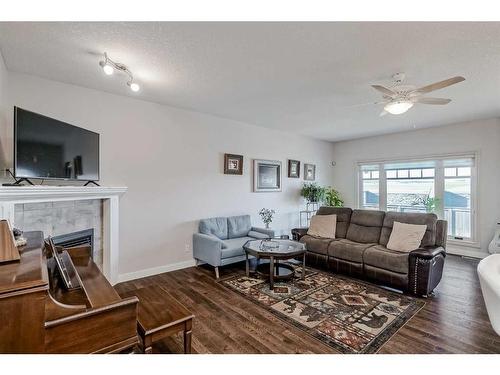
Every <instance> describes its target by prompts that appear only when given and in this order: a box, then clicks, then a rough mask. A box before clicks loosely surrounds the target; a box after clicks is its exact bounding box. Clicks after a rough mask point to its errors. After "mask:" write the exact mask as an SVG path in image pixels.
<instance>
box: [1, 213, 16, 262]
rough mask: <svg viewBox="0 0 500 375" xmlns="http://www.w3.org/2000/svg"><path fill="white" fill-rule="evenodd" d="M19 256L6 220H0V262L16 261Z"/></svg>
mask: <svg viewBox="0 0 500 375" xmlns="http://www.w3.org/2000/svg"><path fill="white" fill-rule="evenodd" d="M19 259H21V257H20V256H19V250H17V246H16V240H15V239H14V234H13V233H12V229H11V227H10V223H9V221H8V220H0V263H4V262H18V261H19Z"/></svg>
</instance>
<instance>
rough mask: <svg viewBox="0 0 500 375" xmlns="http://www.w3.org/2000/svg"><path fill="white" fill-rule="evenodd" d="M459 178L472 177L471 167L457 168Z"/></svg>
mask: <svg viewBox="0 0 500 375" xmlns="http://www.w3.org/2000/svg"><path fill="white" fill-rule="evenodd" d="M457 169H458V175H459V176H470V167H462V168H457Z"/></svg>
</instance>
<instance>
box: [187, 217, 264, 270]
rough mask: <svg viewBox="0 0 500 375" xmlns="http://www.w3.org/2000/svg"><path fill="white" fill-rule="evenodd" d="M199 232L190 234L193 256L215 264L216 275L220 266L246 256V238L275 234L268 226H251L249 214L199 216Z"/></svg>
mask: <svg viewBox="0 0 500 375" xmlns="http://www.w3.org/2000/svg"><path fill="white" fill-rule="evenodd" d="M198 232H199V233H194V234H193V256H194V258H195V259H196V260H197V261H198V262H204V263H208V264H210V265H211V266H213V267H215V277H216V278H217V279H218V278H219V267H220V266H225V265H226V264H231V263H236V262H240V261H242V260H245V251H244V250H243V245H244V244H245V242H247V241H248V240H255V239H266V238H273V237H274V231H273V230H271V229H264V228H256V227H252V224H251V221H250V215H241V216H230V217H213V218H210V219H202V220H200V223H199V226H198Z"/></svg>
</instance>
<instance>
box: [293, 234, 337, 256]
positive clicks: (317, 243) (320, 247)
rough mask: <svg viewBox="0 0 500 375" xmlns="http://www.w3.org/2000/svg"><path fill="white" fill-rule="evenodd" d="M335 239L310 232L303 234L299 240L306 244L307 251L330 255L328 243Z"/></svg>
mask: <svg viewBox="0 0 500 375" xmlns="http://www.w3.org/2000/svg"><path fill="white" fill-rule="evenodd" d="M332 241H335V240H333V239H331V238H320V237H313V236H310V235H308V234H306V235H305V236H302V238H301V239H300V241H299V242H301V243H303V244H305V245H306V249H307V251H310V252H312V253H316V254H322V255H328V245H330V242H332Z"/></svg>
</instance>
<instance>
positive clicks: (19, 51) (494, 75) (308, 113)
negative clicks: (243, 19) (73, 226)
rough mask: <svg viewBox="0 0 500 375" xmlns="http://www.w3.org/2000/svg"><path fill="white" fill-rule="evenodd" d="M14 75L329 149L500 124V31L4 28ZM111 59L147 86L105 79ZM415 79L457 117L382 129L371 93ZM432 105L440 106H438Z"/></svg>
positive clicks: (429, 117)
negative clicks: (437, 129)
mask: <svg viewBox="0 0 500 375" xmlns="http://www.w3.org/2000/svg"><path fill="white" fill-rule="evenodd" d="M0 49H1V52H2V54H3V57H4V60H5V63H6V65H7V68H8V69H9V70H11V71H15V72H22V73H28V74H34V75H37V76H41V77H45V78H49V79H53V80H57V81H62V82H66V83H71V84H76V85H81V86H86V87H90V88H94V89H98V90H103V91H107V92H111V93H115V94H122V95H132V96H137V97H139V98H141V99H144V100H150V101H154V102H158V103H164V104H168V105H173V106H178V107H182V108H187V109H193V110H196V111H200V112H206V113H211V114H215V115H219V116H223V117H227V118H231V119H235V120H240V121H244V122H247V123H251V124H255V125H260V126H264V127H269V128H276V129H281V130H286V131H291V132H297V133H300V134H304V135H308V136H312V137H315V138H320V139H326V140H333V141H335V140H343V139H352V138H358V137H364V136H369V135H374V134H384V133H392V132H397V131H404V130H409V129H412V128H413V127H417V128H420V127H430V126H438V125H444V124H449V123H454V122H461V121H467V120H472V119H477V118H486V117H495V116H499V115H500V104H499V103H500V95H499V94H500V23H497V22H494V23H493V22H491V23H449V22H448V23H444V22H443V23H370V22H365V23H359V22H353V23H293V22H292V23H289V22H286V23H171V22H158V23H135V22H132V23H129V22H126V23H113V22H106V23H98V22H90V23H73V22H63V23H50V22H49V23H29V22H20V23H8V22H2V23H0ZM104 51H107V52H108V54H109V55H110V56H111V57H112V58H113V59H115V60H118V61H120V62H123V63H125V64H126V65H128V66H129V68H130V69H131V70H132V72H133V73H134V75H135V76H136V78H137V79H138V80H139V81H140V82H141V84H142V87H143V89H142V91H141V92H140V93H139V94H132V93H130V92H129V90H128V89H127V87H126V86H125V85H124V83H125V81H126V80H125V78H124V77H122V78H118V77H116V76H112V77H107V76H104V74H103V73H102V71H101V69H100V68H99V66H98V62H99V60H100V54H101V53H102V52H104ZM399 71H402V72H405V73H406V74H407V81H408V83H410V84H414V85H417V86H422V85H425V84H429V83H432V82H435V81H439V80H442V79H446V78H449V77H452V76H455V75H462V76H464V77H465V78H466V81H465V82H462V83H459V84H457V85H455V86H451V87H449V88H446V89H443V90H440V91H437V92H434V93H432V95H430V96H436V97H445V98H451V99H452V102H451V103H450V104H448V105H446V106H430V105H416V106H415V107H414V108H413V109H411V110H410V111H409V112H407V113H406V114H404V115H400V116H392V115H387V116H385V117H382V118H381V117H379V116H378V114H379V113H380V111H381V107H380V106H353V105H355V104H360V103H367V102H371V101H375V100H377V99H379V98H380V96H379V95H378V94H377V92H375V91H374V90H373V89H372V88H371V87H370V84H373V83H388V82H389V81H390V76H391V75H392V74H393V73H395V72H399ZM428 96H429V95H428Z"/></svg>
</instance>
